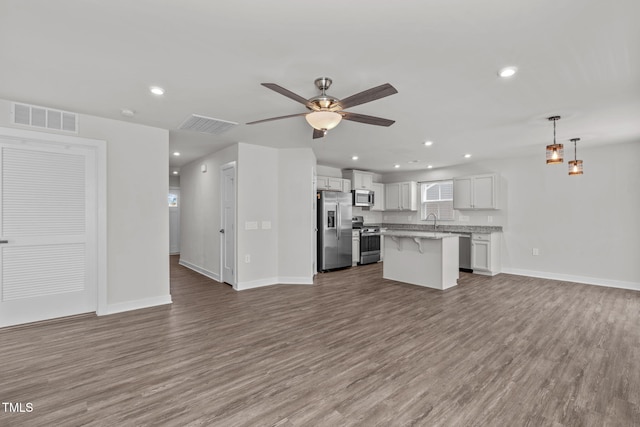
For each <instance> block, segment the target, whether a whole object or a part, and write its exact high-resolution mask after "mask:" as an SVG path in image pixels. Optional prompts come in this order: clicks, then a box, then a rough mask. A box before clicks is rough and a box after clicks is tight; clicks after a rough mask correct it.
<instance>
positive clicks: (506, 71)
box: [498, 67, 518, 78]
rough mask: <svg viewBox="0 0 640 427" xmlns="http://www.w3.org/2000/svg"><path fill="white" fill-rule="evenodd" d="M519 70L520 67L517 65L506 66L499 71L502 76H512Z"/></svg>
mask: <svg viewBox="0 0 640 427" xmlns="http://www.w3.org/2000/svg"><path fill="white" fill-rule="evenodd" d="M517 71H518V68H516V67H504V68H501V69H500V71H498V75H499V76H500V77H505V78H506V77H511V76H513V75H514V74H515V73H516V72H517Z"/></svg>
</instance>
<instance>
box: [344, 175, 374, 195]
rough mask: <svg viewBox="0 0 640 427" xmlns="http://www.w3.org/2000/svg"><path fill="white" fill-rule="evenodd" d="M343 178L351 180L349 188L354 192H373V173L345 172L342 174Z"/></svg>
mask: <svg viewBox="0 0 640 427" xmlns="http://www.w3.org/2000/svg"><path fill="white" fill-rule="evenodd" d="M344 176H345V177H346V178H347V179H350V180H351V188H352V189H354V190H374V188H373V173H371V172H363V171H357V170H347V171H345V172H344ZM374 191H375V190H374Z"/></svg>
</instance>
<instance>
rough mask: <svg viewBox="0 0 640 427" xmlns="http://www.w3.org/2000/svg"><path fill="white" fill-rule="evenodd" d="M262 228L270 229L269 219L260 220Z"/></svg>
mask: <svg viewBox="0 0 640 427" xmlns="http://www.w3.org/2000/svg"><path fill="white" fill-rule="evenodd" d="M262 229H263V230H271V221H262Z"/></svg>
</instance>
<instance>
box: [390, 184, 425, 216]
mask: <svg viewBox="0 0 640 427" xmlns="http://www.w3.org/2000/svg"><path fill="white" fill-rule="evenodd" d="M416 188H417V184H416V182H415V181H407V182H395V183H392V184H385V186H384V208H385V210H387V211H417V210H418V199H417V195H416Z"/></svg>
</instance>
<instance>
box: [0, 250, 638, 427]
mask: <svg viewBox="0 0 640 427" xmlns="http://www.w3.org/2000/svg"><path fill="white" fill-rule="evenodd" d="M171 263H172V271H171V276H172V296H173V300H174V304H173V305H171V306H164V307H157V308H151V309H145V310H138V311H135V312H129V313H122V314H116V315H111V316H106V317H95V316H85V317H79V318H69V319H61V320H57V321H50V322H44V323H40V324H34V325H28V326H24V327H16V328H10V329H4V330H0V343H1V348H2V350H1V353H0V400H1V401H2V402H21V403H23V404H24V403H26V402H31V403H32V405H33V411H32V412H28V413H9V412H5V411H4V410H3V407H2V406H0V425H2V426H77V425H95V426H102V425H104V426H129V425H132V426H133V425H152V426H160V425H162V426H196V425H205V426H225V427H226V426H263V425H264V426H281V427H285V426H286V427H289V426H350V425H362V426H378V425H379V426H436V425H438V426H569V425H570V426H604V425H610V426H632V425H640V293H639V292H635V291H625V290H619V289H609V288H602V287H596V286H588V285H579V284H572V283H562V282H555V281H551V280H542V279H533V278H526V277H519V276H511V275H505V274H502V275H498V276H496V277H493V278H491V277H484V276H477V275H471V274H465V273H462V276H461V279H460V281H459V283H460V284H459V286H457V287H455V288H452V289H450V290H447V291H437V290H431V289H426V288H421V287H417V286H412V285H404V284H400V283H397V282H392V281H388V280H384V279H382V278H381V277H382V273H381V265H379V264H378V265H369V266H362V267H356V268H351V269H348V270H343V271H339V272H333V273H326V274H320V275H319V276H317V278H316V283H315V285H314V286H291V285H278V286H274V287H268V288H260V289H254V290H248V291H242V292H236V291H234V290H232V289H231V287H229V286H228V285H224V284H220V283H217V282H214V281H212V280H209V279H207V278H205V277H203V276H200V275H198V274H196V273H194V272H192V271H190V270H187V269H185V268H183V267H181V266H179V265H178V264H177V257H172V261H171Z"/></svg>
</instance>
